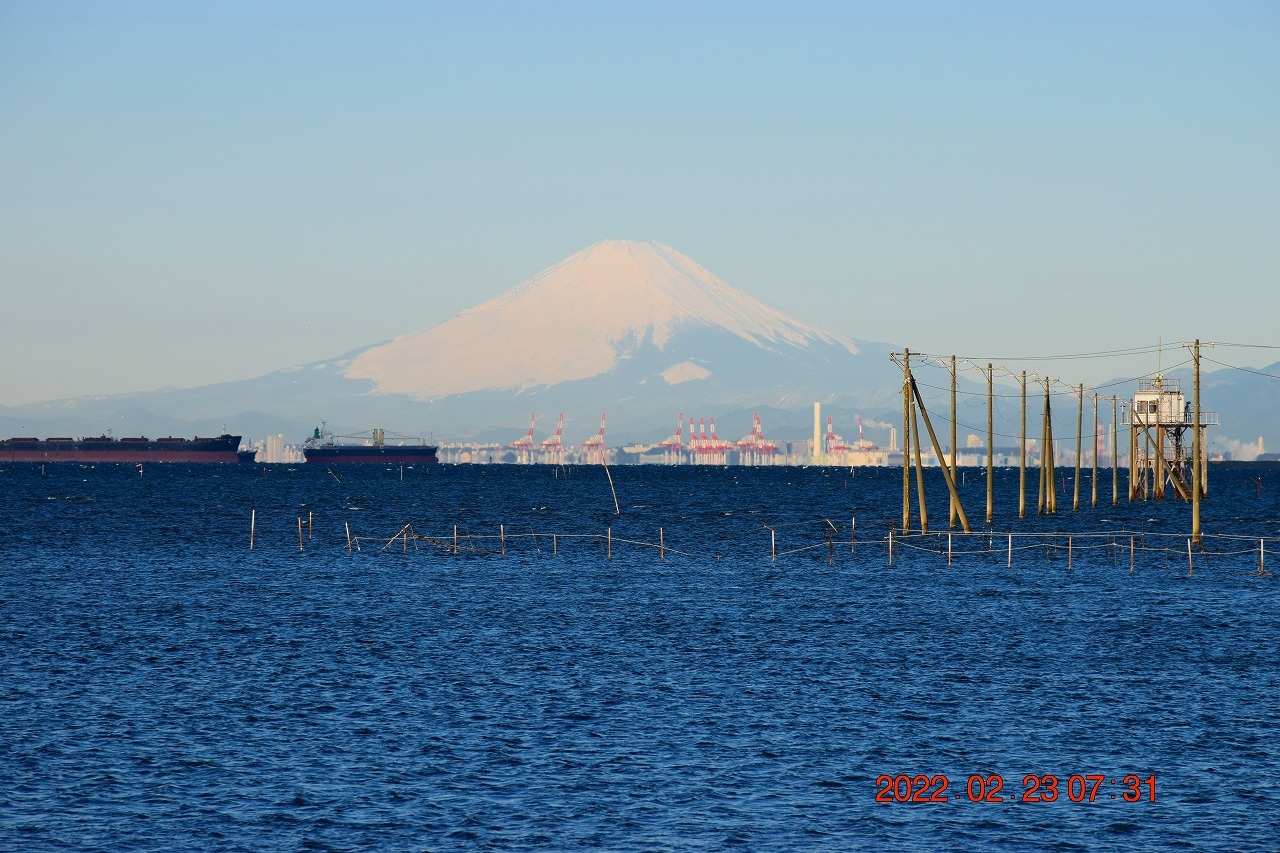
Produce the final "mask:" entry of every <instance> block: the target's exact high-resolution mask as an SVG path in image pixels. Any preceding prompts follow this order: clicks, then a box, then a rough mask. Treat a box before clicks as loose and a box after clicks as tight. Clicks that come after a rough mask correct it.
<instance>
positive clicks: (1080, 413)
mask: <svg viewBox="0 0 1280 853" xmlns="http://www.w3.org/2000/svg"><path fill="white" fill-rule="evenodd" d="M1083 440H1084V383H1083V382H1082V383H1080V388H1079V390H1078V391H1076V480H1075V490H1074V492H1072V498H1071V511H1072V512H1079V511H1080V454H1081V452H1082V451H1083Z"/></svg>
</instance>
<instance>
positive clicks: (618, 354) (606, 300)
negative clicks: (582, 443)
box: [343, 240, 858, 399]
mask: <svg viewBox="0 0 1280 853" xmlns="http://www.w3.org/2000/svg"><path fill="white" fill-rule="evenodd" d="M697 328H707V329H718V330H721V331H724V332H728V333H730V334H731V335H733V336H735V337H737V338H740V339H742V340H744V341H747V342H749V343H751V344H753V345H755V346H756V347H759V348H765V349H771V348H774V347H800V348H806V347H808V346H810V344H812V343H814V342H822V343H824V344H828V345H834V346H837V347H840V348H843V349H845V350H847V351H848V352H849V353H850V354H857V352H858V350H857V346H856V345H855V344H854V343H853V341H852V340H850V339H848V338H846V337H843V336H840V335H834V334H831V333H829V332H825V331H823V330H821V329H819V328H817V327H816V326H812V325H810V324H808V323H804V322H802V321H800V320H796V319H795V318H792V317H789V316H787V315H786V314H784V313H782V312H781V311H778V310H776V309H774V308H770V307H769V306H767V305H765V304H764V303H762V302H760V301H759V300H757V299H755V298H753V297H751V296H748V295H747V294H745V293H743V292H741V291H739V290H736V289H735V288H733V287H732V286H730V285H729V284H727V283H726V282H725V281H723V280H722V279H720V278H718V277H717V276H715V275H714V274H712V273H711V272H710V271H708V270H707V269H706V268H705V267H703V266H702V265H700V264H698V263H696V262H695V261H693V260H692V259H690V258H688V257H686V256H685V255H682V254H681V253H680V252H677V251H676V250H675V249H672V248H671V247H669V246H665V245H663V244H661V243H656V242H650V243H639V242H632V241H627V240H606V241H603V242H600V243H596V244H595V245H593V246H590V247H588V248H586V249H584V250H582V251H580V252H578V253H576V254H574V255H571V256H570V257H568V258H566V259H565V260H563V261H561V262H560V263H558V264H555V265H554V266H551V267H548V268H547V269H545V270H543V271H542V272H540V273H538V274H537V275H535V276H533V277H532V278H530V279H529V280H527V281H525V282H523V283H521V284H519V285H517V286H516V287H514V288H512V289H511V290H509V291H507V292H506V293H503V294H501V295H500V296H497V297H495V298H494V299H491V300H489V301H488V302H485V303H483V304H481V305H478V306H476V307H475V308H471V309H468V310H465V311H462V312H460V313H458V314H456V315H455V316H453V317H452V318H450V319H448V320H446V321H445V322H443V323H440V324H439V325H436V326H433V327H431V328H429V329H425V330H422V331H419V332H413V333H410V334H407V335H402V336H401V337H399V338H396V339H395V340H393V341H391V342H389V343H387V344H384V345H382V346H378V347H374V348H372V349H369V350H366V351H365V352H363V353H362V354H360V355H359V356H358V357H357V358H356V359H354V360H353V361H352V362H351V364H350V365H349V366H348V367H347V368H346V369H345V370H344V371H343V373H344V375H345V376H347V377H348V378H350V379H367V380H371V381H372V382H373V383H374V387H375V389H376V391H377V392H379V393H391V394H406V395H409V396H412V397H416V398H419V399H436V398H440V397H444V396H447V395H451V394H462V393H467V392H471V391H482V390H504V391H520V390H524V389H529V388H536V387H544V386H551V385H556V384H559V383H562V382H569V381H574V380H580V379H588V378H591V377H593V376H598V375H600V374H603V373H607V372H608V371H610V370H612V369H613V368H614V367H615V366H616V365H617V364H618V362H619V361H620V360H624V359H626V358H628V357H630V356H631V355H633V354H634V353H636V352H638V351H639V350H640V349H642V348H645V347H653V348H655V349H657V350H659V351H661V350H666V349H667V347H668V345H669V344H670V342H671V341H672V338H673V337H674V336H675V335H677V334H678V333H679V332H681V331H685V330H692V329H697ZM683 360H684V359H683V358H680V359H674V360H673V361H672V365H671V366H675V365H676V363H677V362H681V361H683ZM682 375H685V376H687V375H688V371H685V373H684V374H682Z"/></svg>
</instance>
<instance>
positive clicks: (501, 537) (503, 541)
mask: <svg viewBox="0 0 1280 853" xmlns="http://www.w3.org/2000/svg"><path fill="white" fill-rule="evenodd" d="M498 543H499V544H500V545H501V546H502V556H504V557H505V556H507V532H506V530H505V529H504V528H503V525H501V524H499V525H498Z"/></svg>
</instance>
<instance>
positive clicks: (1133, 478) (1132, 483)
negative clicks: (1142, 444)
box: [1129, 403, 1138, 503]
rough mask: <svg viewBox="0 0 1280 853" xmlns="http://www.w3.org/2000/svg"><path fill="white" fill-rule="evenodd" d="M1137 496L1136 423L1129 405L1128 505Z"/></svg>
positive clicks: (1131, 407) (1131, 405)
mask: <svg viewBox="0 0 1280 853" xmlns="http://www.w3.org/2000/svg"><path fill="white" fill-rule="evenodd" d="M1137 496H1138V423H1137V415H1136V413H1135V412H1134V410H1133V404H1132V403H1130V404H1129V503H1133V499H1134V498H1136V497H1137Z"/></svg>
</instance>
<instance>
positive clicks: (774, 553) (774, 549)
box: [769, 527, 778, 563]
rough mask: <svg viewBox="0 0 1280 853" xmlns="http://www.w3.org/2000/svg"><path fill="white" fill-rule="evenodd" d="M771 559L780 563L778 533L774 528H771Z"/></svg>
mask: <svg viewBox="0 0 1280 853" xmlns="http://www.w3.org/2000/svg"><path fill="white" fill-rule="evenodd" d="M769 559H770V560H771V561H772V562H775V563H776V562H778V532H777V531H776V530H774V529H773V528H772V527H770V528H769Z"/></svg>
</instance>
